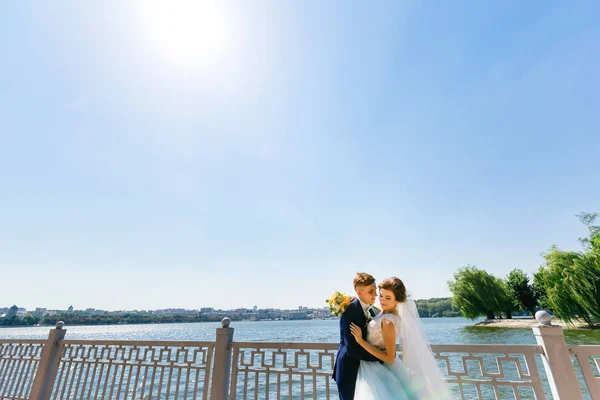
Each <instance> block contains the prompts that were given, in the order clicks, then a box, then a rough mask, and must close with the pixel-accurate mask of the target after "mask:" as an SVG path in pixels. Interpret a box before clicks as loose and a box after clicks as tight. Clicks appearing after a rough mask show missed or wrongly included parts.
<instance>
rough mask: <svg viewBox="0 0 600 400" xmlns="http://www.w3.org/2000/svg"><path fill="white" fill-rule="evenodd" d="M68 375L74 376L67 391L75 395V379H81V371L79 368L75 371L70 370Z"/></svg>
mask: <svg viewBox="0 0 600 400" xmlns="http://www.w3.org/2000/svg"><path fill="white" fill-rule="evenodd" d="M68 373H69V376H71V375H72V376H71V379H70V381H69V382H70V383H69V389H68V391H67V392H68V393H69V394H70V393H73V384H74V383H75V377H78V378H79V377H81V371H79V369H78V368H74V369H73V371H71V370H69V372H68ZM75 393H77V392H75Z"/></svg>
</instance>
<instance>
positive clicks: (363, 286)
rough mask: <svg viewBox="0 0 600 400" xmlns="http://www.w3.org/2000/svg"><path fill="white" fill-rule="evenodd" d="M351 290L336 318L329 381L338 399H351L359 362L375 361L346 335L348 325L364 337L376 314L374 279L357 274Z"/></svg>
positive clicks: (363, 273) (375, 359) (363, 274)
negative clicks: (348, 300) (337, 332)
mask: <svg viewBox="0 0 600 400" xmlns="http://www.w3.org/2000/svg"><path fill="white" fill-rule="evenodd" d="M354 290H355V291H356V295H357V296H358V297H357V298H355V299H354V300H352V303H350V305H349V306H348V308H346V311H344V313H343V314H342V317H341V318H340V348H339V350H338V353H337V357H336V359H335V365H334V366H333V376H332V378H333V380H334V381H335V383H336V384H337V387H338V393H339V395H340V400H354V388H355V386H356V376H357V375H358V367H359V365H360V361H361V360H363V361H379V360H378V359H377V358H376V357H375V356H373V355H371V354H370V353H369V352H367V351H366V350H365V349H363V348H362V347H361V346H360V345H359V344H358V343H356V340H355V339H354V336H352V333H351V332H350V324H351V323H354V324H355V325H358V326H360V327H362V328H363V338H365V339H366V336H367V323H368V321H370V320H371V318H373V316H375V314H376V312H377V311H376V310H375V309H374V308H373V303H374V302H375V297H376V296H377V287H376V286H375V278H373V276H371V275H369V274H367V273H365V272H359V273H357V274H356V277H355V278H354Z"/></svg>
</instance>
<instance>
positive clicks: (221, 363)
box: [210, 318, 233, 400]
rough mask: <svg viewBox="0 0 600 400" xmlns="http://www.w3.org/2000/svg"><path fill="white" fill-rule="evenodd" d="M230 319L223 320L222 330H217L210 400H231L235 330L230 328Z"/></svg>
mask: <svg viewBox="0 0 600 400" xmlns="http://www.w3.org/2000/svg"><path fill="white" fill-rule="evenodd" d="M230 323H231V321H230V319H229V318H223V321H221V326H222V328H218V329H217V340H216V343H215V355H214V361H213V373H212V382H211V390H210V400H227V399H229V375H230V374H231V346H230V344H231V342H232V341H233V328H230V327H229V324H230Z"/></svg>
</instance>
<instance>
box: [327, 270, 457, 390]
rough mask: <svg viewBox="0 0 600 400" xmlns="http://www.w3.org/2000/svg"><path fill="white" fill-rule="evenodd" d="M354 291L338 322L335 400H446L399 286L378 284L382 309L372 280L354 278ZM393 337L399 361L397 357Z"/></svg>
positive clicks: (416, 318) (417, 322)
mask: <svg viewBox="0 0 600 400" xmlns="http://www.w3.org/2000/svg"><path fill="white" fill-rule="evenodd" d="M354 289H355V291H356V294H357V297H356V298H355V299H354V300H352V302H350V304H349V305H348V306H347V307H346V309H345V310H344V312H343V314H342V315H341V318H340V348H339V351H338V353H337V357H336V360H335V365H334V367H333V379H334V380H335V382H336V384H337V387H338V393H339V396H340V400H451V399H452V396H451V395H450V391H449V390H448V388H447V386H446V383H445V381H444V379H443V377H442V374H441V372H440V369H439V368H438V365H437V363H436V361H435V358H434V356H433V353H432V352H431V349H430V347H429V344H428V343H427V339H426V338H425V333H424V331H423V327H422V325H421V319H420V318H419V314H418V312H417V307H416V304H415V302H414V300H412V299H410V298H407V295H406V288H405V287H404V283H402V281H401V280H400V279H398V278H395V277H393V278H388V279H385V280H384V281H383V282H381V283H380V284H379V302H380V305H381V308H377V307H375V306H374V305H373V303H374V302H375V298H376V296H377V286H376V285H375V278H373V276H371V275H369V274H367V273H364V272H361V273H358V274H357V275H356V277H355V278H354ZM398 337H400V338H401V341H402V360H400V359H399V358H398V357H397V356H396V341H397V339H398Z"/></svg>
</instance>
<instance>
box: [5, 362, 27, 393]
mask: <svg viewBox="0 0 600 400" xmlns="http://www.w3.org/2000/svg"><path fill="white" fill-rule="evenodd" d="M24 362H25V361H24V360H23V359H19V360H17V362H16V363H15V369H14V370H13V373H12V375H13V381H12V383H11V385H10V388H9V389H8V392H9V393H12V394H13V396H17V393H16V388H17V386H18V382H20V380H19V379H17V375H22V374H23V364H24ZM19 372H20V374H19Z"/></svg>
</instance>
